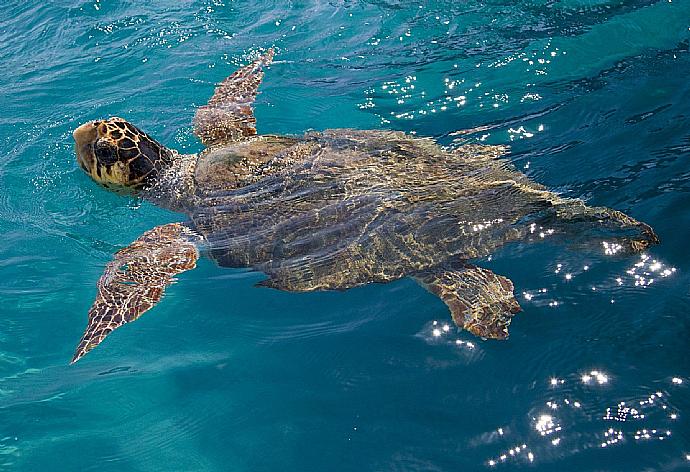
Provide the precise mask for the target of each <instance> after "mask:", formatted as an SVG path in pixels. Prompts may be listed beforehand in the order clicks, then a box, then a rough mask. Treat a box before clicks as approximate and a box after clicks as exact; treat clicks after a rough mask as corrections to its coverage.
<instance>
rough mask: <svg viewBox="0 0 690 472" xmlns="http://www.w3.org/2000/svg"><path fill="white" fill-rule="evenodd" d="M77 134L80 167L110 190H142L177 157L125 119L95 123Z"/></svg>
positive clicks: (111, 119)
mask: <svg viewBox="0 0 690 472" xmlns="http://www.w3.org/2000/svg"><path fill="white" fill-rule="evenodd" d="M73 135H74V142H75V147H76V153H77V161H78V162H79V166H80V167H81V168H82V169H84V171H85V172H86V173H87V174H89V175H90V176H91V178H92V179H93V180H95V181H96V182H98V183H100V184H101V185H103V186H105V187H108V188H115V189H121V190H125V189H131V190H138V189H140V188H142V187H144V186H146V185H147V184H150V183H151V182H152V181H153V180H155V178H156V176H157V174H158V172H159V171H160V170H161V169H162V168H164V167H166V166H167V165H168V164H170V162H171V161H172V158H173V152H172V151H171V150H169V149H167V148H166V147H165V146H163V145H162V144H160V143H158V142H157V141H155V140H154V139H153V138H151V137H149V136H148V135H147V134H146V133H144V132H143V131H141V130H140V129H139V128H137V127H136V126H134V125H132V124H130V123H128V122H127V121H125V120H124V119H122V118H117V117H113V118H109V119H107V120H96V121H91V122H89V123H86V124H83V125H81V126H80V127H79V128H77V129H76V130H74V133H73Z"/></svg>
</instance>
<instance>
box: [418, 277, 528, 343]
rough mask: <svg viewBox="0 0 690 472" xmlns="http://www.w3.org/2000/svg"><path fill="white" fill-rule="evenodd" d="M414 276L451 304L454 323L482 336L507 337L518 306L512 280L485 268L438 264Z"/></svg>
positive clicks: (447, 303)
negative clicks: (448, 266)
mask: <svg viewBox="0 0 690 472" xmlns="http://www.w3.org/2000/svg"><path fill="white" fill-rule="evenodd" d="M415 278H416V279H417V281H418V282H419V283H420V284H421V285H422V286H423V287H424V288H426V289H427V290H429V291H430V292H431V293H433V294H434V295H437V296H438V297H439V298H440V299H441V300H443V302H444V303H445V304H446V305H447V306H448V308H450V313H451V316H452V317H453V321H454V322H455V324H456V325H458V326H459V327H460V328H464V329H466V330H467V331H469V332H471V333H472V334H475V335H477V336H480V337H482V338H491V339H505V338H507V337H508V326H509V325H510V321H511V319H512V317H513V316H514V315H515V314H516V313H518V312H519V311H520V310H521V308H520V305H519V304H518V302H517V300H516V299H515V297H514V296H513V283H512V282H511V281H510V280H508V279H507V278H505V277H503V276H501V275H497V274H494V273H493V272H491V271H490V270H488V269H483V268H481V267H476V266H473V265H470V264H465V265H462V266H459V267H452V268H446V267H438V268H434V269H430V270H427V271H424V272H420V273H418V274H416V275H415Z"/></svg>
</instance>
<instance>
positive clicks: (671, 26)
mask: <svg viewBox="0 0 690 472" xmlns="http://www.w3.org/2000/svg"><path fill="white" fill-rule="evenodd" d="M689 27H690V1H687V0H686V1H683V0H673V2H669V1H667V0H664V1H658V2H655V1H625V2H606V1H585V0H569V1H560V2H551V1H548V2H547V1H542V2H539V1H519V2H507V1H504V2H499V1H491V2H473V1H471V2H452V1H448V2H440V1H437V2H415V1H405V2H403V1H394V0H382V1H376V2H375V1H369V2H356V1H332V2H328V3H327V2H319V1H311V2H308V1H305V2H274V1H270V0H262V1H260V2H248V1H234V2H233V1H229V0H228V1H226V2H222V1H220V0H213V1H211V0H206V1H191V0H187V1H171V0H166V1H157V2H134V1H131V0H126V1H125V0H122V1H110V0H95V1H94V0H91V1H81V2H80V1H71V2H69V1H64V0H57V1H53V2H36V1H29V2H24V1H21V2H20V1H16V0H9V1H5V2H3V3H2V6H0V45H1V46H0V63H1V64H2V66H3V67H2V69H3V73H2V74H1V75H0V89H1V90H2V91H3V93H2V94H1V95H0V152H1V155H2V157H1V158H0V234H1V235H2V244H0V300H1V301H2V303H0V469H2V470H27V471H28V470H31V471H33V470H44V471H45V470H58V471H64V470H99V471H123V470H127V471H129V470H136V471H151V470H185V471H191V470H200V471H201V470H204V471H207V470H251V471H257V470H267V471H268V470H270V471H273V470H290V471H292V470H294V471H305V470H308V471H331V470H333V471H335V470H345V471H349V470H380V471H456V470H493V469H494V468H495V469H496V470H518V469H528V470H543V471H552V470H563V471H571V470H572V471H581V470H597V471H604V470H606V471H630V470H681V469H683V470H686V469H687V468H688V467H689V466H690V456H688V454H690V423H689V421H690V392H689V391H688V385H689V384H690V365H689V363H688V358H689V356H688V354H689V349H688V341H687V339H688V336H690V318H688V312H689V311H690V277H689V276H688V274H689V273H690V256H689V255H688V251H687V240H688V237H689V236H690V231H689V230H690V170H689V169H690V163H689V159H690V81H688V75H689V73H690V54H689V48H690V31H689ZM271 45H275V46H276V48H277V51H278V54H277V56H276V62H275V64H274V65H273V66H272V67H271V70H270V71H269V73H268V74H267V75H266V78H265V80H264V84H263V86H262V94H261V95H260V97H259V99H258V101H257V106H256V115H257V119H258V127H259V131H260V132H264V133H268V132H270V133H301V132H303V131H305V130H307V129H324V128H329V127H357V128H390V129H399V130H404V131H408V132H416V133H417V134H419V135H424V136H432V137H434V138H436V139H437V140H438V141H439V142H441V143H442V144H444V145H449V146H456V145H459V144H461V143H462V142H464V141H465V140H470V141H484V142H488V143H494V144H508V145H510V146H511V150H512V151H511V154H510V155H509V158H510V159H511V160H512V161H513V162H514V163H515V164H516V166H518V167H519V168H521V169H523V171H524V172H526V173H527V174H529V175H530V176H532V177H533V178H534V179H536V180H538V181H540V182H542V183H544V184H546V185H548V186H549V187H550V188H552V189H554V190H557V191H559V192H560V193H562V194H564V195H567V196H572V197H579V198H583V199H585V200H587V201H588V202H589V203H591V204H594V205H604V206H609V207H613V208H616V209H619V210H622V211H625V212H627V213H629V214H630V215H632V216H634V217H635V218H638V219H640V220H643V221H645V222H647V223H649V224H651V225H652V226H653V227H654V228H655V229H656V231H657V233H658V234H659V236H660V237H661V240H662V244H661V245H660V246H656V247H654V248H652V249H651V250H649V251H648V252H647V253H646V254H645V255H644V256H643V257H640V256H630V257H622V258H621V257H616V258H614V257H610V256H606V255H604V254H602V253H601V251H598V250H594V251H590V252H582V251H581V250H580V249H579V248H577V247H568V246H562V245H556V244H555V243H549V242H545V243H544V244H541V245H531V246H526V245H512V246H507V247H505V248H503V249H502V250H500V251H499V252H497V253H496V254H494V255H493V257H492V258H491V260H484V261H481V263H482V265H484V266H485V267H489V268H491V269H492V270H494V271H496V272H498V273H501V274H504V275H506V276H508V277H510V278H511V279H512V280H513V281H514V283H515V287H516V293H517V294H518V298H519V300H520V303H521V304H522V306H523V308H524V312H522V313H521V314H519V315H518V316H517V317H516V318H515V319H514V321H513V324H512V327H511V333H512V334H511V337H510V339H509V340H508V341H507V342H502V343H499V342H482V341H481V340H479V339H476V338H474V337H472V336H471V335H468V334H467V333H462V332H457V331H456V329H455V328H454V327H452V326H451V327H450V329H449V330H448V332H446V331H444V329H443V325H444V324H445V323H448V322H449V321H450V320H449V316H448V313H447V311H446V308H445V306H444V305H443V304H442V303H441V302H440V301H439V300H437V299H436V298H434V297H433V296H432V295H430V294H429V293H427V292H425V291H424V290H422V289H421V288H419V287H418V286H417V285H416V284H415V283H414V282H412V281H410V280H402V281H399V282H396V283H392V284H389V285H372V286H366V287H362V288H358V289H354V290H350V291H347V292H341V293H311V294H293V293H282V292H277V291H272V290H268V289H259V288H254V287H253V285H254V283H255V282H256V281H258V280H260V279H261V278H262V277H261V275H260V274H256V273H252V272H247V271H243V270H229V269H220V268H217V267H216V266H214V265H213V264H212V263H211V262H210V261H207V260H203V261H201V262H200V264H199V267H198V268H197V269H196V270H194V271H190V272H187V273H184V274H182V275H181V276H180V277H179V279H180V280H179V283H178V284H176V285H174V286H172V287H171V288H170V289H169V290H168V293H167V296H166V298H165V299H164V300H163V301H162V302H161V303H160V304H159V305H158V306H157V307H156V308H154V309H153V310H152V311H151V312H149V313H147V314H145V315H144V316H143V317H142V318H141V319H140V320H138V321H137V322H136V323H134V324H131V325H128V326H125V327H123V328H122V329H120V330H118V332H116V333H115V334H113V335H112V336H110V337H109V338H108V339H107V340H106V341H105V342H104V343H103V344H102V345H101V346H100V347H99V348H98V349H96V350H95V351H93V352H92V353H90V354H89V355H88V356H87V357H86V358H84V359H83V360H82V361H80V362H79V363H78V364H76V365H74V366H69V365H68V362H69V360H70V358H71V355H72V353H73V350H74V347H75V345H76V343H77V342H78V340H79V337H80V336H81V333H82V331H83V328H84V326H85V324H86V312H87V310H88V307H89V306H90V304H91V301H92V300H93V297H94V295H95V284H96V281H97V280H98V277H99V276H100V274H101V273H102V270H103V267H104V265H105V264H106V263H107V261H108V260H110V258H111V255H112V253H113V252H114V251H116V250H117V249H118V248H120V247H123V246H125V245H127V244H128V243H129V242H131V241H132V240H134V239H135V238H137V237H138V236H139V235H140V234H141V233H142V232H144V231H145V230H147V229H150V228H152V227H154V226H156V225H159V224H162V223H166V222H171V221H178V220H179V215H175V214H173V213H169V212H167V211H165V210H162V209H159V208H156V207H154V206H152V205H150V204H148V203H142V202H140V201H137V200H135V199H132V198H127V197H122V196H118V195H114V194H111V193H108V192H106V191H105V190H103V189H101V188H99V187H98V186H97V185H96V184H94V183H93V182H92V181H90V179H89V178H88V177H87V176H86V175H84V174H83V172H82V171H81V170H80V169H79V168H78V167H77V164H76V161H75V158H74V154H73V149H72V140H71V131H72V130H73V129H74V128H76V127H77V126H78V125H79V124H81V123H83V122H85V121H87V120H90V119H95V118H100V117H107V116H111V115H118V116H123V117H125V118H127V119H128V120H130V121H131V122H133V123H135V124H137V125H138V126H140V127H141V128H142V129H144V130H146V131H147V132H148V133H150V134H151V135H152V136H155V137H157V138H158V139H159V140H160V141H161V142H163V143H164V144H166V145H168V146H170V147H174V148H176V149H178V150H181V151H184V152H196V151H199V150H200V149H201V146H200V144H199V142H198V141H197V140H196V139H195V138H194V136H193V135H192V132H191V125H190V123H191V119H192V116H193V114H194V110H195V107H196V106H199V105H202V104H204V103H205V101H206V100H207V98H208V97H209V96H210V94H211V92H212V88H213V84H214V83H215V82H217V81H219V80H222V79H223V78H224V77H225V76H226V75H228V74H229V73H231V72H232V71H233V70H234V69H235V67H236V66H237V65H239V64H244V63H246V62H247V61H248V60H250V59H251V58H252V57H254V55H255V54H256V53H257V51H259V50H261V49H263V48H266V47H269V46H271ZM466 129H473V131H472V132H470V133H456V132H457V131H459V130H466ZM585 267H586V269H585ZM652 280H653V281H652ZM434 323H436V324H434ZM435 329H436V330H438V331H437V332H436V333H437V334H439V335H438V336H435V335H434V330H435Z"/></svg>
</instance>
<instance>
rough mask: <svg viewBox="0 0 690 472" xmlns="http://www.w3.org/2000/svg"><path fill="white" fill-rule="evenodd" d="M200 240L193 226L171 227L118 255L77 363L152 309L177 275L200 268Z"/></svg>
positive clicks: (104, 277) (147, 235)
mask: <svg viewBox="0 0 690 472" xmlns="http://www.w3.org/2000/svg"><path fill="white" fill-rule="evenodd" d="M195 239H198V236H195V235H194V233H193V232H192V231H191V230H190V229H189V228H188V227H186V226H185V225H182V224H180V223H171V224H168V225H164V226H158V227H156V228H154V229H152V230H149V231H147V232H146V233H144V234H143V235H142V236H141V237H140V238H138V239H137V240H136V241H134V242H133V243H132V244H130V245H129V246H127V247H126V248H124V249H122V250H120V251H118V252H117V253H116V254H115V259H114V260H113V261H111V262H110V263H108V265H107V266H106V269H105V272H104V274H103V275H102V276H101V278H100V279H99V281H98V295H97V297H96V300H95V301H94V303H93V305H92V306H91V309H90V310H89V322H88V325H87V327H86V331H85V332H84V335H83V336H82V339H81V341H80V342H79V345H78V346H77V350H76V352H75V354H74V357H73V358H72V363H74V362H76V361H78V360H79V358H81V357H82V356H83V355H84V354H86V353H87V352H89V351H90V350H91V349H93V348H94V347H96V346H97V345H98V344H99V343H100V342H101V341H103V339H105V337H106V336H107V335H108V334H110V333H111V332H112V331H113V330H115V329H117V328H119V327H120V326H122V325H123V324H125V323H129V322H130V321H134V320H136V319H137V318H139V316H141V315H142V314H143V313H144V312H145V311H147V310H148V309H150V308H152V307H153V306H154V305H155V304H156V303H157V302H158V301H159V300H160V299H161V297H162V296H163V291H164V290H165V287H167V286H168V285H170V284H171V283H173V281H174V280H175V279H174V278H173V276H174V275H176V274H179V273H180V272H184V271H186V270H190V269H193V268H194V267H195V266H196V261H197V259H198V257H199V255H198V251H197V249H196V246H195V244H194V240H195Z"/></svg>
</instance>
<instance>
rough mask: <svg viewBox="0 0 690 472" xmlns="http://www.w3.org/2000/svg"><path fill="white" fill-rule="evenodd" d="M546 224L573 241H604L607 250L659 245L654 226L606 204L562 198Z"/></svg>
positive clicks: (634, 248)
mask: <svg viewBox="0 0 690 472" xmlns="http://www.w3.org/2000/svg"><path fill="white" fill-rule="evenodd" d="M554 210H555V213H554V214H553V216H552V217H550V218H547V220H550V221H544V222H543V224H545V225H548V224H553V225H554V227H555V228H556V229H557V230H558V231H559V232H561V233H563V234H565V235H566V237H567V238H568V241H569V243H570V244H576V245H577V244H583V243H585V244H586V243H591V242H592V241H595V242H597V243H604V246H605V248H606V250H607V253H608V252H610V253H612V254H613V253H616V252H618V251H623V252H628V253H630V252H633V253H636V252H641V251H644V250H645V249H647V248H648V247H649V246H652V245H654V244H659V237H658V236H657V235H656V233H655V232H654V230H653V229H652V227H651V226H649V225H648V224H646V223H643V222H641V221H637V220H636V219H634V218H632V217H630V216H628V215H626V214H625V213H623V212H620V211H618V210H612V209H610V208H606V207H590V206H587V205H585V204H584V203H583V202H582V201H580V200H563V201H561V202H559V203H557V204H556V205H554Z"/></svg>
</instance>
